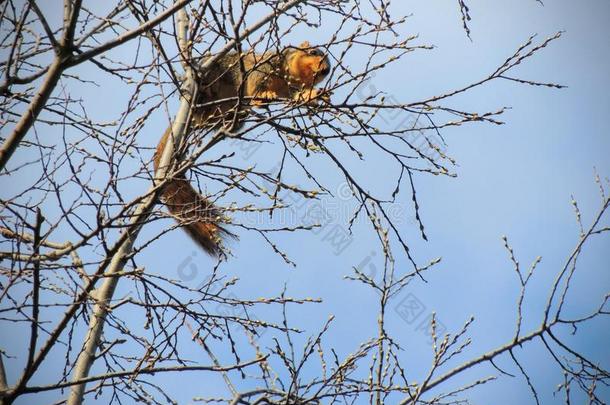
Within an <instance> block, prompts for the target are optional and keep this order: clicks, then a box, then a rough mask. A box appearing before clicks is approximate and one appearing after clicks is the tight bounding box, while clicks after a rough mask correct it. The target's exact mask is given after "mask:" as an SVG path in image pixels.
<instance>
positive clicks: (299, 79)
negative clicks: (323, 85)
mask: <svg viewBox="0 0 610 405" xmlns="http://www.w3.org/2000/svg"><path fill="white" fill-rule="evenodd" d="M286 73H287V74H288V76H289V77H290V79H291V81H294V82H296V84H298V85H299V86H301V87H313V86H315V85H316V84H318V83H319V82H321V81H322V80H323V79H324V78H325V77H326V76H327V75H328V74H329V73H330V62H329V61H328V58H327V57H326V53H325V52H324V51H322V50H321V49H319V48H312V47H311V45H310V44H309V42H308V41H305V42H303V43H302V44H300V45H299V46H298V47H290V48H289V51H288V54H287V58H286Z"/></svg>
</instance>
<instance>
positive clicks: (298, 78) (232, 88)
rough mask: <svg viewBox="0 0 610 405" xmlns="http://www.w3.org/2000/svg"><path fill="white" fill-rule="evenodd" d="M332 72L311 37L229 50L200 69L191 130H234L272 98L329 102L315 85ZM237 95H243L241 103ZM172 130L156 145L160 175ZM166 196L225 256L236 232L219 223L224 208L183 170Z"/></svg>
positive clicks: (212, 249) (196, 233)
mask: <svg viewBox="0 0 610 405" xmlns="http://www.w3.org/2000/svg"><path fill="white" fill-rule="evenodd" d="M203 61H204V62H205V59H203ZM329 72H330V63H329V61H328V58H327V56H326V54H325V53H324V52H323V51H322V50H321V49H318V48H312V47H311V46H310V44H309V42H307V41H305V42H303V43H301V44H300V45H299V46H298V47H293V46H289V47H286V48H285V49H283V50H281V51H279V52H267V53H263V54H256V53H254V52H253V51H249V52H247V53H245V54H242V55H241V56H240V55H239V54H237V53H235V52H231V53H227V54H225V55H223V56H222V57H221V58H220V59H219V60H218V61H217V62H216V63H215V64H214V66H212V67H211V68H210V69H206V71H204V72H201V71H199V72H197V73H198V75H197V76H198V77H197V86H198V89H197V92H196V99H195V102H194V105H193V108H192V110H191V118H190V121H189V124H188V127H187V130H186V131H187V133H189V132H192V131H194V130H197V129H201V128H224V129H227V130H228V131H234V130H236V129H239V128H241V127H242V126H243V125H244V118H245V117H246V116H247V114H248V111H249V110H250V109H251V108H252V107H255V106H261V105H264V104H265V103H268V102H272V101H290V100H292V101H295V102H299V103H315V102H318V101H319V100H320V99H324V100H328V96H327V95H326V94H325V93H324V94H323V93H322V92H321V91H320V90H319V89H316V88H314V86H315V85H316V84H318V83H319V82H320V81H322V80H323V79H324V78H325V77H326V76H327V75H328V74H329ZM240 93H241V94H240ZM239 96H241V97H239ZM238 98H239V99H242V103H240V105H239V106H237V103H236V100H238ZM241 104H243V105H241ZM236 114H237V115H236ZM171 130H172V127H171V126H170V127H169V128H168V129H167V130H166V131H165V133H164V134H163V136H162V137H161V140H160V141H159V144H158V145H157V150H156V152H155V155H154V158H153V163H154V170H155V173H156V172H157V170H158V169H159V163H160V160H161V156H162V155H163V150H164V149H165V145H166V143H167V140H168V139H171V138H170V134H171ZM161 200H162V202H163V203H164V204H165V205H166V206H167V208H168V210H169V212H170V213H171V214H172V216H173V217H174V218H175V219H176V220H177V221H178V222H180V223H181V225H182V226H183V227H184V229H185V230H186V232H187V233H188V234H189V236H190V237H191V238H192V239H193V240H194V241H195V242H197V243H198V244H199V245H200V246H201V247H202V248H203V250H204V251H205V252H207V253H208V254H209V255H210V256H212V257H220V256H221V255H224V250H223V240H224V239H226V237H235V235H234V234H232V233H231V232H229V231H227V230H226V229H225V228H223V227H222V226H221V225H220V223H221V222H223V218H222V210H221V209H220V208H218V207H217V206H215V205H214V204H213V203H212V202H211V201H209V199H207V198H206V197H205V196H203V195H201V194H199V193H198V192H197V190H195V189H194V188H193V186H191V184H190V183H189V182H188V180H187V179H186V177H185V176H184V175H183V174H180V175H175V176H174V177H173V178H172V179H169V180H168V181H167V182H166V183H165V185H164V187H163V189H162V190H161Z"/></svg>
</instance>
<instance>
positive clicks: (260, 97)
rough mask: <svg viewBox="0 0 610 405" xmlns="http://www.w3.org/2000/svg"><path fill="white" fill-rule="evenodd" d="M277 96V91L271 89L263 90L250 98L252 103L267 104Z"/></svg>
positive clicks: (277, 97)
mask: <svg viewBox="0 0 610 405" xmlns="http://www.w3.org/2000/svg"><path fill="white" fill-rule="evenodd" d="M279 98H280V96H279V95H278V94H277V92H275V91H273V90H265V91H262V92H259V93H257V94H256V95H255V96H254V99H253V100H252V105H257V106H258V105H262V104H267V103H268V102H270V101H274V100H277V99H279Z"/></svg>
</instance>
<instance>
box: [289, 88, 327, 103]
mask: <svg viewBox="0 0 610 405" xmlns="http://www.w3.org/2000/svg"><path fill="white" fill-rule="evenodd" d="M292 98H293V100H294V101H296V102H300V103H302V102H304V103H306V104H316V103H319V102H320V100H323V101H326V102H328V101H330V95H329V93H328V92H326V91H323V90H322V89H316V88H311V89H303V90H299V91H297V92H296V93H294V95H293V96H292Z"/></svg>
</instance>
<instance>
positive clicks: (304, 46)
mask: <svg viewBox="0 0 610 405" xmlns="http://www.w3.org/2000/svg"><path fill="white" fill-rule="evenodd" d="M299 48H311V45H309V41H304V42H303V43H301V45H299Z"/></svg>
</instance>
